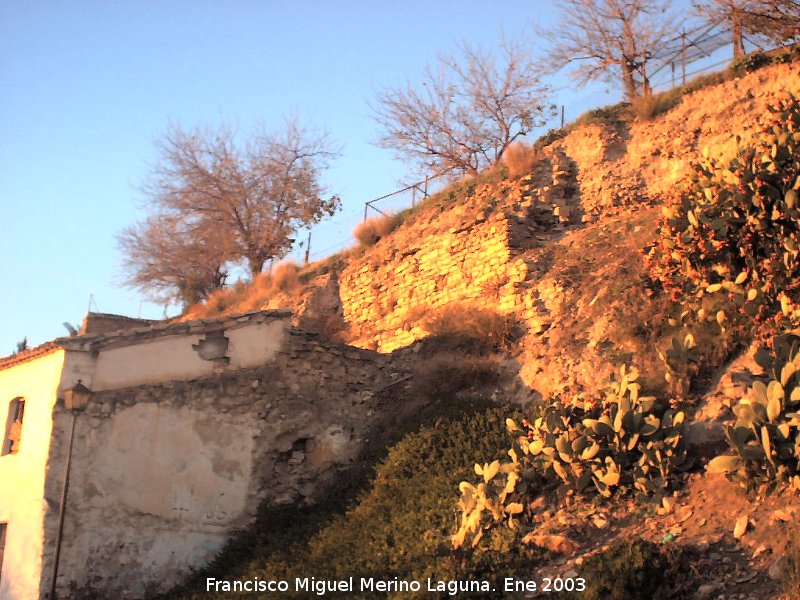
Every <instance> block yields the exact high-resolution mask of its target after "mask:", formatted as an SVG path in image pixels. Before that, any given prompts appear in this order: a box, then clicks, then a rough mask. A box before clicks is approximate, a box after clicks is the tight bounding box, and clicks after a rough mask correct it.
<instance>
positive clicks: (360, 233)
mask: <svg viewBox="0 0 800 600" xmlns="http://www.w3.org/2000/svg"><path fill="white" fill-rule="evenodd" d="M400 223H402V218H401V217H400V216H399V215H397V214H388V215H382V216H380V217H370V218H368V219H366V220H365V221H362V222H361V223H359V224H358V225H356V227H355V229H353V237H354V238H356V240H358V243H359V245H360V246H361V247H362V248H369V247H370V246H374V245H375V244H377V243H378V241H379V240H380V239H381V238H383V237H385V236H387V235H389V234H390V233H391V232H392V231H394V230H395V229H397V227H398V226H399V225H400Z"/></svg>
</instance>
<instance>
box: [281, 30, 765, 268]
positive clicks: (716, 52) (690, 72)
mask: <svg viewBox="0 0 800 600" xmlns="http://www.w3.org/2000/svg"><path fill="white" fill-rule="evenodd" d="M743 41H744V42H745V47H746V48H749V49H748V50H747V51H748V52H753V51H755V50H762V51H763V50H770V49H772V48H771V47H765V45H763V44H762V43H760V40H756V39H752V38H750V37H748V36H746V35H743ZM733 43H734V42H733V32H732V29H731V27H730V26H729V24H728V23H727V22H725V21H718V22H713V23H705V24H702V25H699V26H697V27H694V28H692V29H689V30H684V31H682V32H681V33H680V34H678V35H676V36H674V37H673V38H671V39H669V40H667V41H666V42H665V43H664V45H663V48H662V50H661V51H659V52H658V53H656V54H654V55H651V56H649V58H648V64H649V66H650V68H649V69H648V77H649V80H650V87H651V89H652V90H653V91H666V90H668V89H672V88H674V87H677V86H679V85H680V86H685V85H686V83H687V82H688V81H690V80H691V79H692V78H694V77H697V76H699V75H702V74H705V73H710V72H712V71H715V70H718V69H719V68H720V67H722V66H723V65H727V64H729V63H730V62H731V60H732V59H733ZM557 118H558V116H557V117H556V119H557ZM564 120H565V114H564V106H563V105H561V106H560V123H561V127H563V126H564ZM450 173H451V170H447V171H443V172H438V173H434V174H432V175H430V176H428V177H426V178H425V179H422V180H420V181H417V182H415V183H412V184H409V185H406V186H404V187H402V188H399V189H397V190H395V191H392V192H389V193H388V194H383V195H380V196H377V197H375V198H372V199H371V200H367V201H365V202H364V203H363V213H362V212H359V211H360V210H361V209H360V208H359V207H358V206H355V207H353V208H351V209H350V210H349V211H348V212H347V213H344V214H342V215H340V216H339V217H337V218H336V219H335V220H333V221H328V222H326V223H325V224H324V225H326V229H327V230H328V231H329V232H330V231H331V230H335V229H336V228H337V227H339V232H338V234H335V235H333V236H331V235H330V234H329V235H325V234H324V233H322V234H321V232H318V231H317V229H314V230H313V232H312V230H307V231H306V232H305V234H301V235H300V236H298V237H300V238H302V239H299V240H298V243H296V244H295V248H294V250H293V251H292V253H291V254H290V255H289V257H287V258H291V259H293V260H295V261H296V262H301V263H305V264H308V263H309V262H315V261H318V260H321V259H323V258H326V257H328V256H330V255H332V254H335V253H337V252H339V251H341V250H343V249H345V248H347V247H350V246H353V245H355V244H357V243H358V242H357V240H356V239H355V237H354V236H353V235H352V233H351V232H350V233H344V231H342V230H341V227H342V226H348V227H350V228H352V227H354V226H355V225H356V224H357V222H358V220H359V217H360V218H361V219H362V220H366V219H367V218H369V216H370V214H371V213H374V214H377V215H382V216H388V215H390V214H392V213H396V212H400V211H402V210H404V209H406V208H409V207H414V206H415V205H416V204H417V203H418V202H420V201H422V200H424V199H425V198H427V197H428V196H430V195H431V194H433V193H435V192H437V191H439V190H440V189H441V188H442V187H443V185H444V183H445V182H447V181H449V179H448V178H446V177H445V176H446V175H448V174H450ZM321 225H323V224H321ZM318 227H319V226H318ZM313 238H316V239H322V240H325V241H326V242H330V241H331V239H335V238H338V240H339V241H337V242H336V243H333V244H330V243H328V244H324V245H323V247H321V248H316V247H314V248H313V249H312V241H313Z"/></svg>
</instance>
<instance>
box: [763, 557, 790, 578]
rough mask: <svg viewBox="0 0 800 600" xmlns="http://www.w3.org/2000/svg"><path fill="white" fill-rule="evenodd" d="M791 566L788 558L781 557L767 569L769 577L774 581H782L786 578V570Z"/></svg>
mask: <svg viewBox="0 0 800 600" xmlns="http://www.w3.org/2000/svg"><path fill="white" fill-rule="evenodd" d="M788 566H789V561H788V560H787V559H786V557H781V558H779V559H778V560H776V561H775V562H774V563H772V564H771V565H770V566H769V569H767V574H768V575H769V577H770V579H772V580H774V581H781V580H783V579H784V577H785V576H786V569H787V567H788Z"/></svg>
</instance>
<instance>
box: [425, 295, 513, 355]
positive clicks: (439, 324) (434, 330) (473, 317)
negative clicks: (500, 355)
mask: <svg viewBox="0 0 800 600" xmlns="http://www.w3.org/2000/svg"><path fill="white" fill-rule="evenodd" d="M410 314H411V315H412V316H413V317H416V320H418V321H419V325H420V326H421V327H422V329H424V330H425V331H427V332H428V333H429V334H430V335H432V336H436V337H440V338H446V339H449V340H452V341H453V342H454V343H457V344H458V343H463V342H465V341H476V342H479V343H480V344H485V345H488V346H492V347H495V348H508V347H509V346H510V345H511V343H512V342H513V341H514V339H515V338H516V326H515V325H516V324H515V321H514V319H513V318H512V317H511V316H509V315H502V314H500V313H498V312H497V311H493V310H490V309H486V308H478V307H475V306H471V305H469V304H465V303H460V302H453V303H451V304H447V305H445V306H442V307H441V308H438V309H435V310H432V311H424V312H423V311H420V310H419V309H417V311H412V312H411V313H410Z"/></svg>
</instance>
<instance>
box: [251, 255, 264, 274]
mask: <svg viewBox="0 0 800 600" xmlns="http://www.w3.org/2000/svg"><path fill="white" fill-rule="evenodd" d="M265 262H267V261H266V259H264V258H261V257H260V256H248V257H247V266H248V268H249V269H250V275H251V276H252V277H255V276H256V275H258V274H259V273H261V271H263V270H264V263H265Z"/></svg>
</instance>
